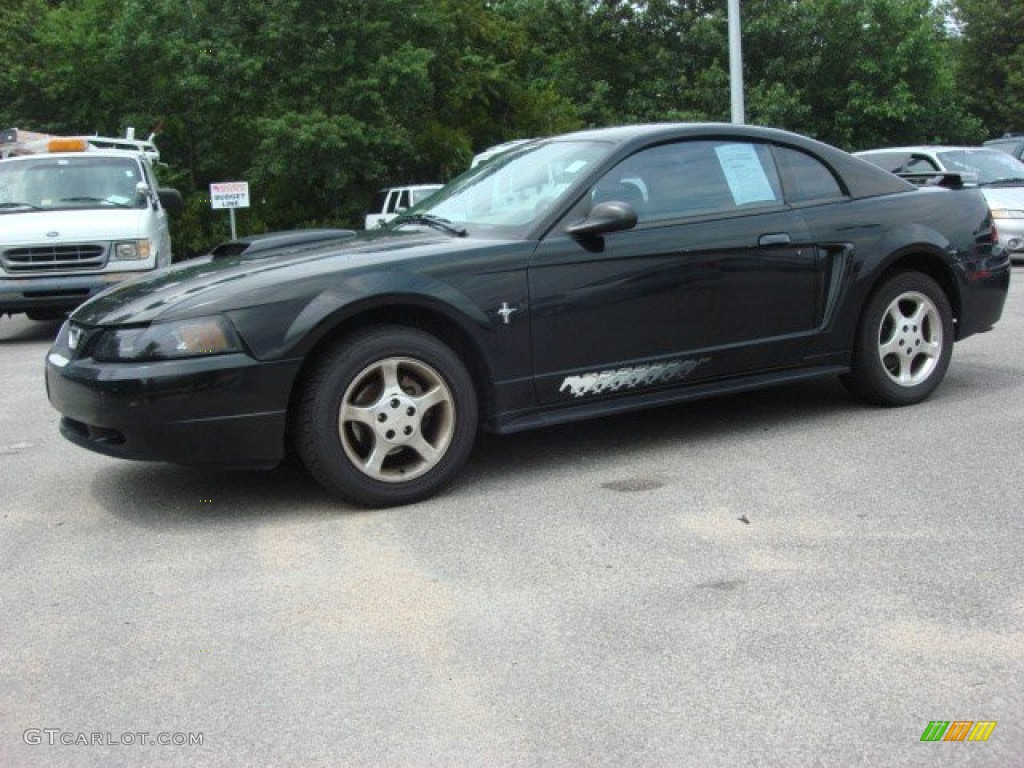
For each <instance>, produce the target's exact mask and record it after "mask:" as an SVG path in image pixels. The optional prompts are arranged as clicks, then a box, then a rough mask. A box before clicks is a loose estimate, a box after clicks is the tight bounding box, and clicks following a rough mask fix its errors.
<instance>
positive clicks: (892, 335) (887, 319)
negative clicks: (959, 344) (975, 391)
mask: <svg viewBox="0 0 1024 768" xmlns="http://www.w3.org/2000/svg"><path fill="white" fill-rule="evenodd" d="M952 353H953V312H952V310H951V309H950V306H949V299H947V298H946V294H945V293H944V292H943V290H942V289H941V288H940V287H939V286H938V284H937V283H936V282H935V281H934V280H932V279H931V278H930V277H928V276H927V275H923V274H921V273H919V272H901V273H898V274H896V275H894V276H893V277H892V278H890V279H889V280H887V281H886V282H884V283H883V284H882V285H881V286H880V287H879V288H878V289H877V290H876V291H875V293H874V294H873V295H872V296H871V299H870V300H869V301H868V303H867V305H866V306H865V308H864V313H863V315H862V316H861V322H860V327H859V328H858V330H857V338H856V341H855V346H854V351H853V369H852V370H851V372H850V373H849V374H847V375H846V376H844V377H843V383H844V384H845V385H846V386H847V388H848V389H850V391H851V392H853V393H854V394H855V395H857V396H858V397H860V398H862V399H864V400H866V401H868V402H870V403H874V404H876V405H885V406H901V405H912V404H914V403H919V402H921V401H922V400H924V399H925V398H927V397H928V396H929V395H931V393H932V392H934V391H935V388H936V387H938V386H939V384H940V383H941V382H942V379H943V377H944V376H945V375H946V369H947V368H948V367H949V361H950V358H951V356H952Z"/></svg>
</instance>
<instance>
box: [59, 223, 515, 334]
mask: <svg viewBox="0 0 1024 768" xmlns="http://www.w3.org/2000/svg"><path fill="white" fill-rule="evenodd" d="M499 245H500V243H499V242H498V241H492V240H479V239H474V238H468V237H452V236H450V235H447V234H444V233H440V232H434V231H433V230H425V231H410V232H382V233H376V232H374V233H361V234H360V235H358V236H357V237H355V238H353V239H350V240H344V241H338V240H334V241H331V242H327V243H322V242H321V243H312V244H307V245H300V246H297V247H287V246H285V247H282V248H280V249H270V250H263V251H259V252H258V253H256V254H250V255H246V254H242V255H237V256H204V257H201V258H198V259H193V260H191V261H188V262H185V263H183V264H178V265H175V266H173V267H170V268H168V269H163V270H159V271H158V272H155V273H152V274H150V275H149V276H146V277H140V278H137V279H135V280H131V281H128V282H125V283H122V284H120V285H117V286H115V287H113V288H110V289H108V290H106V291H104V292H103V293H101V294H99V295H98V296H96V297H94V298H93V299H91V300H89V301H88V302H86V303H84V304H82V305H81V306H80V307H79V308H78V309H77V310H75V312H74V313H73V315H72V319H73V320H74V321H75V322H78V323H81V324H83V325H92V326H99V325H104V326H106V325H135V324H145V323H150V322H153V321H155V320H171V319H178V318H182V317H196V316H200V315H204V314H211V313H217V312H228V311H231V310H237V309H245V308H248V307H254V306H260V305H263V304H268V303H272V302H274V301H287V300H288V299H289V297H294V298H295V300H296V301H303V300H308V298H309V297H310V296H312V295H316V293H318V292H320V291H323V290H326V289H328V288H329V287H330V286H331V285H332V284H334V283H338V282H342V281H348V280H351V279H353V278H355V277H358V276H361V275H367V274H371V273H373V274H380V273H391V274H395V273H397V272H399V271H403V270H412V269H414V268H413V267H412V266H411V265H412V264H414V263H423V260H424V259H430V258H432V257H433V258H443V259H446V260H450V259H460V258H466V257H471V256H472V254H473V253H474V252H477V251H489V250H491V249H493V248H495V247H497V246H499ZM506 245H507V243H506Z"/></svg>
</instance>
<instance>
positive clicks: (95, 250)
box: [0, 244, 107, 274]
mask: <svg viewBox="0 0 1024 768" xmlns="http://www.w3.org/2000/svg"><path fill="white" fill-rule="evenodd" d="M0 263H2V264H3V267H4V269H5V270H7V271H8V272H12V273H19V274H20V273H26V272H63V271H68V270H71V271H74V270H95V269H102V268H103V267H104V266H105V265H106V263H107V251H106V249H105V248H104V247H103V246H102V245H95V244H83V245H74V244H72V245H32V246H26V247H23V248H8V249H7V250H5V251H4V252H3V255H2V256H0Z"/></svg>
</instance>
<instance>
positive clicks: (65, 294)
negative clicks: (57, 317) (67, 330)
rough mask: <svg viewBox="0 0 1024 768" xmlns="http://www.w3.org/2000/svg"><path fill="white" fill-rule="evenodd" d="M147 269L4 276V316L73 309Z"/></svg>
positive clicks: (0, 281) (0, 290) (0, 306)
mask: <svg viewBox="0 0 1024 768" xmlns="http://www.w3.org/2000/svg"><path fill="white" fill-rule="evenodd" d="M140 274H148V273H147V272H107V273H94V274H89V275H62V276H53V277H18V278H8V277H2V278H0V315H3V314H15V313H18V312H34V311H37V310H50V311H58V310H64V311H70V310H72V309H74V308H75V307H77V306H78V305H79V304H82V303H83V302H85V301H87V300H88V299H91V298H92V297H93V296H95V295H96V294H98V293H100V292H101V291H105V290H106V289H107V288H109V287H110V286H112V285H117V284H118V283H122V282H124V281H125V280H128V279H130V278H133V277H138V276H139V275H140Z"/></svg>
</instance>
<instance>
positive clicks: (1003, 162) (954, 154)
mask: <svg viewBox="0 0 1024 768" xmlns="http://www.w3.org/2000/svg"><path fill="white" fill-rule="evenodd" d="M854 154H855V155H856V156H857V157H860V158H862V159H864V160H867V161H868V162H869V163H874V164H875V165H877V166H878V167H879V168H884V169H885V170H887V171H891V172H893V173H897V174H909V175H911V176H913V175H919V178H920V177H926V176H927V175H928V174H933V173H936V172H948V173H958V174H963V175H964V179H965V181H968V182H969V183H972V184H977V185H978V186H979V187H980V188H981V190H982V192H983V193H984V194H985V199H986V200H988V204H989V208H991V209H992V217H993V218H994V219H995V225H996V230H997V232H998V233H999V243H1000V245H1002V246H1003V247H1004V248H1006V249H1007V250H1008V251H1009V252H1010V257H1011V258H1012V259H1024V163H1022V162H1021V161H1019V160H1017V159H1015V158H1013V157H1011V156H1010V155H1008V154H1007V153H1005V152H1000V151H999V150H997V149H992V148H986V147H943V146H917V147H895V148H892V149H872V150H867V151H864V152H855V153H854Z"/></svg>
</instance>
